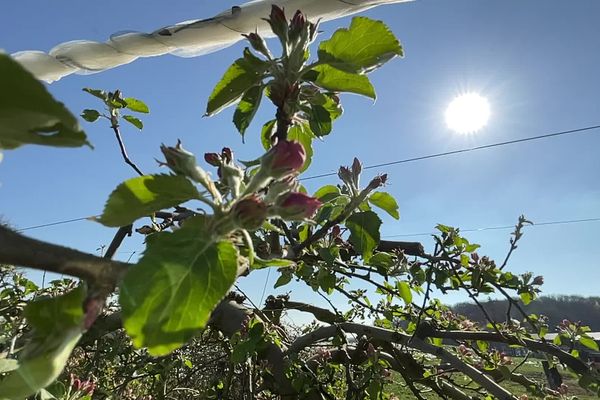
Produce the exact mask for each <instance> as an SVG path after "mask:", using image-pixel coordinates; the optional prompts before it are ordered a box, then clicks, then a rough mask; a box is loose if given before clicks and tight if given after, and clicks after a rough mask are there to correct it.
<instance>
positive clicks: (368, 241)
mask: <svg viewBox="0 0 600 400" xmlns="http://www.w3.org/2000/svg"><path fill="white" fill-rule="evenodd" d="M380 226H381V220H380V219H379V217H378V216H377V214H375V213H374V212H372V211H363V212H359V213H355V214H352V215H351V216H350V217H349V218H348V219H347V220H346V227H347V228H348V229H349V230H350V238H349V239H348V240H349V241H350V243H352V246H354V248H355V249H356V250H357V251H358V252H359V253H360V254H361V255H362V257H363V258H364V259H365V261H368V260H369V259H370V258H371V256H372V255H373V251H374V250H375V248H376V247H377V245H378V244H379V227H380Z"/></svg>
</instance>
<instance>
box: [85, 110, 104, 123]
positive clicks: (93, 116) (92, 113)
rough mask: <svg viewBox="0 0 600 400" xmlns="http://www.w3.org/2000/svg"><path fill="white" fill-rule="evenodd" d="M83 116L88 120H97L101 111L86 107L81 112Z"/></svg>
mask: <svg viewBox="0 0 600 400" xmlns="http://www.w3.org/2000/svg"><path fill="white" fill-rule="evenodd" d="M81 118H83V119H85V120H86V121H87V122H95V121H96V120H97V119H98V118H100V112H98V111H97V110H90V109H86V110H83V112H82V113H81Z"/></svg>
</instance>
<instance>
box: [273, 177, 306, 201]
mask: <svg viewBox="0 0 600 400" xmlns="http://www.w3.org/2000/svg"><path fill="white" fill-rule="evenodd" d="M299 186H300V183H299V182H298V179H297V178H296V175H295V174H294V175H288V176H286V177H285V178H282V179H279V180H277V181H275V182H273V183H271V184H270V185H269V187H268V191H267V195H266V196H265V202H267V203H271V202H273V201H275V200H276V199H277V198H278V197H279V196H281V195H282V194H285V193H288V192H294V191H296V190H298V187H299Z"/></svg>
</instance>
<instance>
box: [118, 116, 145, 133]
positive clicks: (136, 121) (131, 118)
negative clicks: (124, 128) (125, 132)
mask: <svg viewBox="0 0 600 400" xmlns="http://www.w3.org/2000/svg"><path fill="white" fill-rule="evenodd" d="M123 119H124V120H125V121H127V122H129V123H130V124H131V125H133V126H135V127H136V128H138V129H139V130H142V129H143V128H144V124H143V123H142V121H141V120H140V119H139V118H136V117H134V116H133V115H123Z"/></svg>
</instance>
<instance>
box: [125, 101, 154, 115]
mask: <svg viewBox="0 0 600 400" xmlns="http://www.w3.org/2000/svg"><path fill="white" fill-rule="evenodd" d="M123 100H125V103H126V104H127V105H126V106H125V107H126V108H128V109H130V110H131V111H135V112H139V113H144V114H148V113H149V112H150V109H149V108H148V106H147V105H146V103H144V102H143V101H141V100H138V99H134V98H133V97H126V98H124V99H123Z"/></svg>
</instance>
